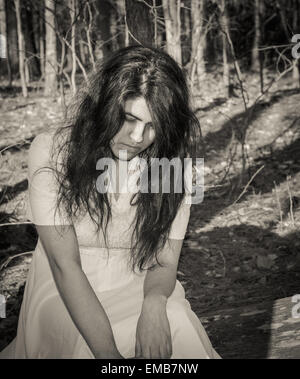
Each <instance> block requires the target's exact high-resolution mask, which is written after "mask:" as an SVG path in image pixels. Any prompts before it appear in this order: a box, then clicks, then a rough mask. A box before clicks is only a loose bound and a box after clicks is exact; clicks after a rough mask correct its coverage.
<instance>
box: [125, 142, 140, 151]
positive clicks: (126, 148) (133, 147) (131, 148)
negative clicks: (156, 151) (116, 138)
mask: <svg viewBox="0 0 300 379" xmlns="http://www.w3.org/2000/svg"><path fill="white" fill-rule="evenodd" d="M121 145H122V146H124V147H125V150H128V149H129V150H134V151H136V150H138V149H139V148H138V147H137V146H130V145H126V144H125V143H121Z"/></svg>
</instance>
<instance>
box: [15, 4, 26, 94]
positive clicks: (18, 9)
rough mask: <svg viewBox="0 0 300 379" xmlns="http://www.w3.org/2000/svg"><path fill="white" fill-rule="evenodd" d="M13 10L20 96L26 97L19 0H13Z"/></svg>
mask: <svg viewBox="0 0 300 379" xmlns="http://www.w3.org/2000/svg"><path fill="white" fill-rule="evenodd" d="M15 8H16V17H17V29H18V50H19V72H20V78H21V86H22V94H23V96H24V97H27V96H28V91H27V86H26V79H25V43H24V34H23V30H22V18H21V5H20V0H15Z"/></svg>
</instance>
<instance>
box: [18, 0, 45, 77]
mask: <svg viewBox="0 0 300 379" xmlns="http://www.w3.org/2000/svg"><path fill="white" fill-rule="evenodd" d="M23 4H24V7H25V11H24V18H23V23H22V24H23V25H24V38H25V51H26V67H27V70H28V81H27V83H29V81H30V80H31V79H34V78H36V77H39V76H40V74H41V73H40V62H39V60H38V57H37V48H36V45H35V40H34V19H33V9H31V8H30V5H31V4H30V2H28V0H27V1H25V2H24V3H23Z"/></svg>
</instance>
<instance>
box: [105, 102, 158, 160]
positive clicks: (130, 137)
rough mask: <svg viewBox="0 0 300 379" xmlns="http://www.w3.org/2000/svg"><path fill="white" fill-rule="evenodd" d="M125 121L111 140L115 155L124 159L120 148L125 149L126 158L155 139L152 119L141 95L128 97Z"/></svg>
mask: <svg viewBox="0 0 300 379" xmlns="http://www.w3.org/2000/svg"><path fill="white" fill-rule="evenodd" d="M124 111H125V121H124V124H123V126H122V128H121V129H120V130H119V132H118V133H117V134H116V135H115V136H114V138H113V140H112V141H111V145H110V147H111V150H112V152H113V154H114V156H115V157H117V158H119V159H122V160H123V159H124V157H123V156H122V155H120V151H121V150H126V152H127V160H130V159H132V158H134V157H135V156H136V155H138V154H140V153H141V152H142V151H144V150H145V149H147V148H148V147H149V146H150V145H151V144H152V143H153V141H154V139H155V131H154V129H153V127H152V119H151V115H150V112H149V109H148V107H147V104H146V101H145V99H144V98H143V97H137V98H134V99H128V100H127V101H126V102H125V107H124Z"/></svg>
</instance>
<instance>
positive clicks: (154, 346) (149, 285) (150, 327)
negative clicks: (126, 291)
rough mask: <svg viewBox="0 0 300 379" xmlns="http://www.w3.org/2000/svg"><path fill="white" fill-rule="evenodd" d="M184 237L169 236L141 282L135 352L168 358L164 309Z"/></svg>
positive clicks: (173, 283) (172, 287) (137, 354)
mask: <svg viewBox="0 0 300 379" xmlns="http://www.w3.org/2000/svg"><path fill="white" fill-rule="evenodd" d="M182 243H183V240H175V239H169V240H168V241H167V243H166V246H165V247H164V249H163V251H162V252H161V254H160V255H159V258H158V259H159V262H160V263H161V264H162V266H159V265H157V266H156V267H155V268H154V269H152V270H148V271H147V274H146V278H145V282H144V301H143V306H142V311H141V315H140V318H139V321H138V325H137V338H136V356H137V357H138V356H142V357H144V358H169V357H170V356H171V354H172V342H171V333H170V326H169V321H168V318H167V313H166V304H167V300H168V297H169V296H170V295H171V294H172V292H173V290H174V288H175V284H176V275H177V267H178V260H179V256H180V251H181V248H182Z"/></svg>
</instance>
